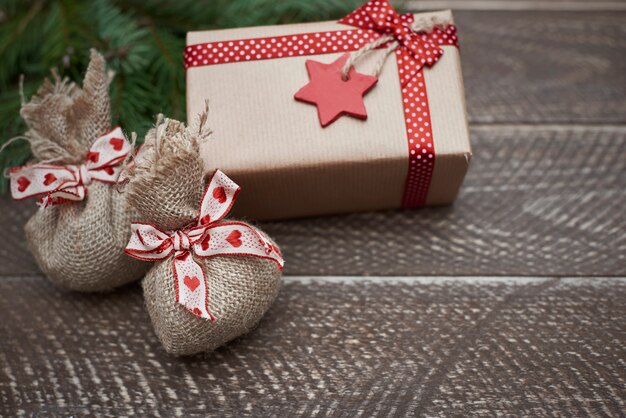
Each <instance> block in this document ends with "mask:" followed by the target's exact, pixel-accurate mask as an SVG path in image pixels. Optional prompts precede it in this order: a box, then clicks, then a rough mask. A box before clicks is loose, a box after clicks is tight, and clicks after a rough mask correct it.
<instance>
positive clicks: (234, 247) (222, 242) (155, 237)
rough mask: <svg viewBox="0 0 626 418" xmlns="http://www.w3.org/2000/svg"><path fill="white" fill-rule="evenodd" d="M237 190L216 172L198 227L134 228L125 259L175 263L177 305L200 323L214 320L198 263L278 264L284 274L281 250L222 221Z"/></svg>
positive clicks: (257, 234) (140, 225)
mask: <svg viewBox="0 0 626 418" xmlns="http://www.w3.org/2000/svg"><path fill="white" fill-rule="evenodd" d="M239 190H240V188H239V186H238V185H237V184H235V182H233V181H232V180H231V179H230V178H228V177H227V176H226V175H225V174H224V173H222V172H221V171H219V170H216V171H215V172H214V173H213V176H212V177H211V180H209V184H208V186H207V188H206V191H205V192H204V196H203V198H202V202H201V203H200V214H199V215H198V219H197V222H196V225H195V226H193V227H190V228H186V229H183V230H179V231H168V232H165V231H161V230H160V229H158V228H157V227H155V226H153V225H148V224H143V223H133V224H131V230H132V234H131V237H130V241H129V242H128V244H127V246H126V249H125V250H124V251H125V252H126V254H128V255H130V256H131V257H134V258H137V259H139V260H144V261H158V260H165V259H167V258H170V257H172V263H173V269H174V279H175V280H176V302H178V303H180V304H181V305H182V306H184V307H185V308H186V309H187V310H188V311H189V312H191V313H192V314H194V315H196V316H199V317H200V318H205V319H209V320H211V321H213V320H215V317H214V316H213V314H212V313H211V312H210V311H209V283H208V282H207V278H206V276H205V274H204V271H203V270H202V267H200V265H199V264H198V263H196V261H195V260H194V257H200V258H207V257H215V256H251V257H259V258H265V259H268V260H272V261H274V262H275V263H276V264H277V265H278V268H280V269H282V267H283V265H284V261H283V258H282V255H281V253H280V250H279V249H278V247H276V246H275V245H274V244H273V243H272V242H271V241H270V240H269V238H267V236H265V234H263V233H262V232H261V231H259V230H258V229H256V228H254V227H253V226H251V225H248V224H245V223H242V222H233V221H222V219H223V218H224V217H225V216H226V215H227V214H228V212H229V211H230V209H231V207H232V206H233V204H234V203H235V199H236V197H237V194H239Z"/></svg>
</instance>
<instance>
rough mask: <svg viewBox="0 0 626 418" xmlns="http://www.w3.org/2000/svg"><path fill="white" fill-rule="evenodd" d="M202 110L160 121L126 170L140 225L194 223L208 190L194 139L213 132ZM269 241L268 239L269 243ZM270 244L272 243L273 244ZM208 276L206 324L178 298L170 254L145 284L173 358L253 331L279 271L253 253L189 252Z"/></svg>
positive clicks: (275, 286) (180, 226) (159, 332)
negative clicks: (192, 119) (190, 118)
mask: <svg viewBox="0 0 626 418" xmlns="http://www.w3.org/2000/svg"><path fill="white" fill-rule="evenodd" d="M205 122H206V115H202V116H201V117H200V118H199V119H198V121H197V123H194V124H192V125H191V126H190V127H188V128H186V127H185V125H184V124H183V123H181V122H177V121H174V120H168V119H166V120H164V121H158V122H157V126H156V128H154V129H152V130H151V131H150V132H148V134H147V137H146V141H145V143H146V144H148V145H147V147H148V148H147V150H146V153H145V159H144V160H143V161H142V163H141V165H140V166H139V167H138V168H137V169H136V170H134V172H133V173H131V174H130V181H129V183H128V184H127V186H126V193H127V194H128V201H129V203H130V205H131V206H132V207H133V208H135V209H136V210H137V211H138V212H139V214H140V217H139V219H140V220H141V222H142V223H146V224H151V225H154V226H155V227H156V228H158V229H159V230H161V231H177V230H181V229H184V228H186V227H189V226H190V225H194V222H197V221H198V215H199V207H200V202H201V200H202V197H203V192H204V190H205V179H204V174H203V164H202V161H201V159H200V157H199V144H200V142H201V141H203V140H204V139H206V138H208V136H209V135H210V131H209V130H208V129H207V128H206V127H205V126H204V125H205ZM272 244H273V243H272ZM273 245H274V244H273ZM191 256H192V257H193V258H194V261H195V262H196V263H197V264H198V265H199V266H200V267H201V268H202V270H203V271H204V275H205V276H206V283H207V289H208V309H209V311H210V312H211V313H212V315H213V316H214V320H213V321H210V320H207V319H204V318H200V317H198V316H196V315H194V314H192V313H191V312H190V311H188V310H187V309H185V307H183V306H182V305H181V304H179V303H178V302H177V296H176V295H177V293H176V292H177V289H176V282H177V281H176V277H175V273H174V269H173V268H172V259H171V257H170V258H168V259H166V260H162V261H157V262H156V264H155V265H154V267H152V269H151V270H150V271H149V272H148V273H147V274H146V277H145V278H144V279H143V281H142V285H143V289H144V297H145V301H146V306H147V308H148V312H149V314H150V318H151V320H152V324H153V326H154V329H155V332H156V334H157V336H158V338H159V340H160V341H161V342H162V344H163V346H164V347H165V350H166V351H167V352H169V353H171V354H174V355H190V354H195V353H199V352H206V351H211V350H213V349H215V348H217V347H219V346H221V345H223V344H224V343H226V342H228V341H230V340H232V339H233V338H236V337H238V336H240V335H242V334H245V333H247V332H248V331H250V330H251V329H252V328H253V327H254V326H255V325H256V324H257V323H258V322H259V320H260V319H261V317H262V316H263V314H264V313H265V312H266V311H267V309H268V308H269V307H270V305H271V304H272V302H273V301H274V299H275V297H276V295H277V293H278V290H279V286H280V280H281V270H280V269H279V268H278V267H277V265H276V263H274V262H273V261H270V260H266V259H261V258H256V257H250V256H214V257H211V258H200V257H197V256H196V255H194V254H192V255H191Z"/></svg>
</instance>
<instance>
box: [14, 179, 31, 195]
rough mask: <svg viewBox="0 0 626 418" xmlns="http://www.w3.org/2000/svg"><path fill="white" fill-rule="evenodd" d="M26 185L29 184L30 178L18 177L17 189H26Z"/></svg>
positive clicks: (20, 190) (21, 190)
mask: <svg viewBox="0 0 626 418" xmlns="http://www.w3.org/2000/svg"><path fill="white" fill-rule="evenodd" d="M28 186H30V180H28V179H27V178H26V177H20V178H18V179H17V190H18V191H19V192H20V193H22V192H23V191H24V190H26V189H28Z"/></svg>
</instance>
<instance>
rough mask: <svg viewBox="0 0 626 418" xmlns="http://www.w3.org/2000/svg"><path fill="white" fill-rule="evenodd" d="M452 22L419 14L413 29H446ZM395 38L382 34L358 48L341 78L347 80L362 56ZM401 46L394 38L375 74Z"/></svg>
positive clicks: (344, 67)
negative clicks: (352, 68) (351, 69)
mask: <svg viewBox="0 0 626 418" xmlns="http://www.w3.org/2000/svg"><path fill="white" fill-rule="evenodd" d="M451 23H452V22H451V21H450V19H444V18H442V17H440V16H436V15H434V16H419V17H417V18H416V19H415V21H414V22H413V23H412V24H411V29H412V30H413V32H430V31H432V30H433V29H435V28H440V29H445V27H446V26H448V25H450V24H451ZM393 39H395V37H394V36H393V35H382V36H381V37H380V38H378V39H376V40H374V41H372V42H370V43H368V44H366V45H364V46H363V47H361V49H358V50H356V51H354V52H353V53H351V54H350V58H348V60H347V61H346V63H345V64H344V65H343V68H342V69H341V78H342V79H343V80H344V81H345V80H347V79H348V78H350V76H349V72H350V68H351V67H352V66H353V65H354V64H355V63H356V61H358V60H359V58H361V57H362V56H364V55H366V54H367V53H369V52H371V51H373V50H375V49H376V48H378V47H379V46H381V45H384V44H385V43H387V42H389V41H391V40H393ZM399 46H400V42H398V41H397V40H394V41H393V42H391V43H390V44H389V46H388V47H387V48H386V49H385V52H384V53H383V54H382V55H381V56H380V58H379V59H378V61H377V62H376V65H375V67H374V71H373V74H372V75H373V76H375V77H378V76H379V75H380V73H381V72H382V70H383V66H384V65H385V62H386V61H387V58H388V57H389V54H391V53H392V52H393V51H395V50H396V49H397V48H398V47H399Z"/></svg>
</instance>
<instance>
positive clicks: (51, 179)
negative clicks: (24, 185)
mask: <svg viewBox="0 0 626 418" xmlns="http://www.w3.org/2000/svg"><path fill="white" fill-rule="evenodd" d="M56 179H57V176H55V175H54V174H52V173H48V174H46V175H45V177H44V178H43V184H44V186H49V185H51V184H52V183H54V182H55V181H56Z"/></svg>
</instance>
